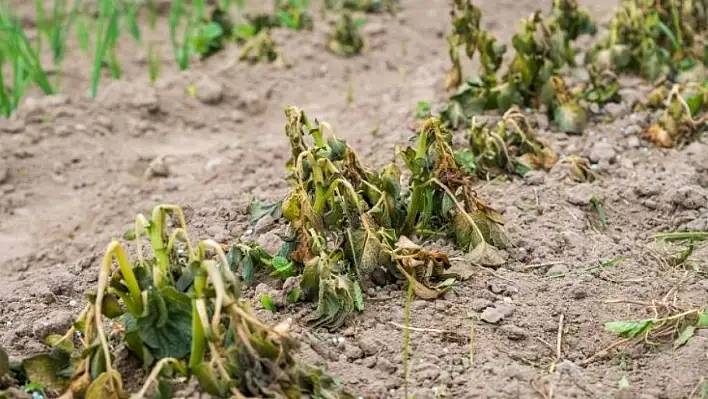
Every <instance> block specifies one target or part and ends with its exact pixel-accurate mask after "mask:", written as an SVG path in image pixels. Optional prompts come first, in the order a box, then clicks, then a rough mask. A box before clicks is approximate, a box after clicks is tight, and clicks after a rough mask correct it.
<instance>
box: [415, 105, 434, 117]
mask: <svg viewBox="0 0 708 399" xmlns="http://www.w3.org/2000/svg"><path fill="white" fill-rule="evenodd" d="M430 110H431V106H430V103H429V102H427V101H418V102H417V103H416V111H415V117H416V118H417V119H426V118H429V117H430V116H431V115H430Z"/></svg>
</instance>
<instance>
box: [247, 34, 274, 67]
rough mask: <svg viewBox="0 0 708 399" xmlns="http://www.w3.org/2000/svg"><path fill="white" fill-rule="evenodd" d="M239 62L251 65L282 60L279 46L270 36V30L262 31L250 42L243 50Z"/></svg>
mask: <svg viewBox="0 0 708 399" xmlns="http://www.w3.org/2000/svg"><path fill="white" fill-rule="evenodd" d="M238 59H239V61H246V62H248V63H251V64H257V63H273V62H276V61H278V60H279V59H280V53H279V51H278V46H277V44H276V43H275V41H274V40H273V37H272V36H271V35H270V31H269V30H264V31H261V32H260V33H259V34H258V35H256V36H255V37H253V38H252V39H251V40H249V41H248V42H247V43H246V44H245V45H244V46H243V49H242V50H241V54H240V55H239V57H238Z"/></svg>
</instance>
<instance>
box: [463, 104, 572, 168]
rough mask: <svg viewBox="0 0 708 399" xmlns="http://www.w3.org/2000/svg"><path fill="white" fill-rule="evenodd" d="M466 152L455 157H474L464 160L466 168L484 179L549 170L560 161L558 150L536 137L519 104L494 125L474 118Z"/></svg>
mask: <svg viewBox="0 0 708 399" xmlns="http://www.w3.org/2000/svg"><path fill="white" fill-rule="evenodd" d="M466 152H467V154H465V153H464V152H463V153H460V152H458V153H456V154H455V157H456V158H458V159H467V158H466V157H468V156H469V157H471V160H467V161H466V162H465V164H467V165H469V166H468V167H467V169H473V170H474V173H476V174H477V175H478V176H479V177H480V178H482V179H489V178H494V177H496V176H498V175H500V174H508V175H519V176H523V175H525V174H526V173H528V172H529V171H531V170H539V169H540V170H549V169H550V168H551V167H553V165H554V164H555V163H556V162H557V161H558V156H557V155H556V154H555V152H553V150H551V149H550V148H549V147H548V146H547V145H545V144H544V143H542V142H541V141H540V140H538V139H537V138H536V137H535V134H534V131H533V128H532V127H531V124H530V122H529V121H528V119H527V118H526V116H524V114H523V113H521V111H520V110H519V109H518V108H516V107H514V108H511V109H509V111H507V112H506V113H505V114H504V116H503V118H502V120H501V121H500V122H499V123H497V126H496V128H494V129H490V128H488V127H487V126H486V124H478V123H477V121H476V119H473V120H472V126H471V127H470V129H469V150H466Z"/></svg>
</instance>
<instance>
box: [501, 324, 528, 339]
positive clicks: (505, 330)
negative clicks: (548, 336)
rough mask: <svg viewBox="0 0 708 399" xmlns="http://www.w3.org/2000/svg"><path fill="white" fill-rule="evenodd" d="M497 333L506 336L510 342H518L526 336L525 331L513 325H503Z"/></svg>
mask: <svg viewBox="0 0 708 399" xmlns="http://www.w3.org/2000/svg"><path fill="white" fill-rule="evenodd" d="M499 332H501V333H502V334H504V335H506V336H507V337H508V338H509V339H510V340H513V341H519V340H522V339H525V338H526V337H527V336H528V333H527V332H526V330H524V329H523V328H521V327H518V326H515V325H513V324H505V325H503V326H501V327H499Z"/></svg>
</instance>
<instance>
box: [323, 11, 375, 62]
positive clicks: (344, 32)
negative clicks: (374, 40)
mask: <svg viewBox="0 0 708 399" xmlns="http://www.w3.org/2000/svg"><path fill="white" fill-rule="evenodd" d="M365 22H366V20H363V19H353V18H352V16H351V15H350V14H349V13H346V12H345V13H343V14H342V16H341V18H340V19H339V21H338V22H337V24H336V25H335V26H334V29H333V30H332V32H330V34H329V35H328V36H327V49H329V51H331V52H333V53H334V54H337V55H340V56H344V57H351V56H354V55H357V54H359V53H361V52H363V51H364V50H365V48H366V42H365V41H364V38H363V37H362V36H361V33H359V28H360V27H361V26H362V25H363V24H364V23H365Z"/></svg>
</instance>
